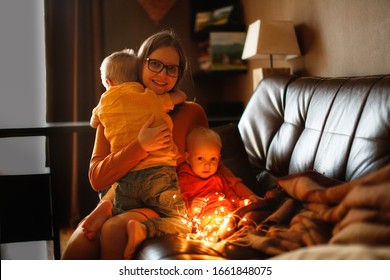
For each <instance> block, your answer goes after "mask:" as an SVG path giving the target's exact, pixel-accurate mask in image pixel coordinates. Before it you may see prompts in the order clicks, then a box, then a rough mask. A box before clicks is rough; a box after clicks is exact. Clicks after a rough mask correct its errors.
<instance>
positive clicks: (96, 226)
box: [82, 200, 112, 240]
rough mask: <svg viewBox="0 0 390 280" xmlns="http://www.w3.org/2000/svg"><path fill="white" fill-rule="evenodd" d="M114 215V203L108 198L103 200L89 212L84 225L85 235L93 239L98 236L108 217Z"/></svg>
mask: <svg viewBox="0 0 390 280" xmlns="http://www.w3.org/2000/svg"><path fill="white" fill-rule="evenodd" d="M111 216H112V203H111V202H110V201H108V200H104V201H102V202H101V203H100V204H98V206H96V208H95V209H94V210H93V211H92V212H91V214H89V215H88V216H87V217H86V218H85V220H84V222H83V225H82V228H83V232H84V235H85V237H87V238H88V239H89V240H92V239H94V238H95V237H96V235H97V233H98V232H99V231H100V229H101V228H102V225H103V224H104V222H105V221H107V219H109V218H111Z"/></svg>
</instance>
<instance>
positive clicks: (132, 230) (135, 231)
mask: <svg viewBox="0 0 390 280" xmlns="http://www.w3.org/2000/svg"><path fill="white" fill-rule="evenodd" d="M146 237H147V231H146V226H145V225H144V224H141V223H140V222H138V221H136V220H130V221H129V222H128V223H127V238H128V239H127V245H126V249H125V251H124V253H123V257H124V259H125V260H129V259H131V258H133V255H134V253H135V250H136V249H137V247H138V245H139V244H141V242H142V241H144V240H145V239H146Z"/></svg>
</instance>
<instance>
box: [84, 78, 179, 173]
mask: <svg viewBox="0 0 390 280" xmlns="http://www.w3.org/2000/svg"><path fill="white" fill-rule="evenodd" d="M173 107H174V104H173V102H172V99H171V98H170V95H169V94H168V93H166V94H162V95H157V94H156V93H155V92H153V91H152V90H150V89H148V88H144V87H143V86H142V85H141V84H140V83H137V82H128V83H123V84H120V85H117V86H112V87H110V89H109V90H108V91H106V92H105V93H103V94H102V96H101V98H100V101H99V104H98V105H97V106H96V107H95V108H94V109H93V111H92V117H91V126H92V127H97V126H98V124H99V123H101V124H102V125H103V126H104V135H105V137H106V138H107V140H108V141H109V142H110V146H111V152H112V153H117V152H118V151H120V150H122V149H123V148H124V147H126V145H128V144H129V143H130V142H131V141H133V140H134V139H136V138H137V136H138V133H139V131H140V129H141V127H142V126H143V125H144V124H145V123H146V121H147V120H148V119H149V118H150V116H151V115H152V114H155V116H156V118H155V121H154V123H153V124H152V127H155V126H159V125H161V124H163V123H166V124H167V125H168V127H169V129H170V130H171V132H172V130H173V123H172V119H171V118H170V117H169V115H168V112H169V111H170V110H172V109H173ZM178 156H179V153H178V149H177V147H176V145H175V144H174V143H173V141H172V145H171V146H170V147H169V148H165V149H162V150H157V151H153V152H150V153H149V155H148V157H146V158H145V159H144V160H142V161H141V162H140V163H139V164H138V165H137V166H136V167H134V168H133V169H132V170H140V169H145V168H148V167H152V166H158V165H169V166H176V159H177V158H178Z"/></svg>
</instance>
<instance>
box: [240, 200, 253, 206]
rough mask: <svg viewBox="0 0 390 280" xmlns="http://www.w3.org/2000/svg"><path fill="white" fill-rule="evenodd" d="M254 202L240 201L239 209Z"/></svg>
mask: <svg viewBox="0 0 390 280" xmlns="http://www.w3.org/2000/svg"><path fill="white" fill-rule="evenodd" d="M251 202H252V201H251V200H250V199H243V200H240V201H239V202H238V206H239V207H242V206H247V205H248V204H249V203H251Z"/></svg>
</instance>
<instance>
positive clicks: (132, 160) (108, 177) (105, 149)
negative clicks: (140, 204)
mask: <svg viewBox="0 0 390 280" xmlns="http://www.w3.org/2000/svg"><path fill="white" fill-rule="evenodd" d="M147 156H148V153H147V152H146V151H145V150H144V149H143V148H142V146H141V145H140V144H139V142H138V141H137V140H134V141H132V142H130V143H129V145H127V146H126V147H125V148H124V149H122V150H121V151H119V152H118V153H111V150H110V143H109V142H108V140H107V139H106V137H105V135H104V127H103V126H102V125H99V126H98V127H97V130H96V137H95V144H94V147H93V151H92V157H91V161H90V164H89V171H88V176H89V181H90V183H91V185H92V188H93V189H94V190H95V191H100V190H102V189H104V188H106V187H108V186H110V185H112V184H113V183H115V182H116V181H117V180H119V179H120V178H121V177H123V176H124V175H125V174H126V173H127V172H128V171H129V170H131V169H132V168H133V167H134V166H136V165H137V164H138V163H139V162H140V161H141V160H142V159H144V158H146V157H147Z"/></svg>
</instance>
